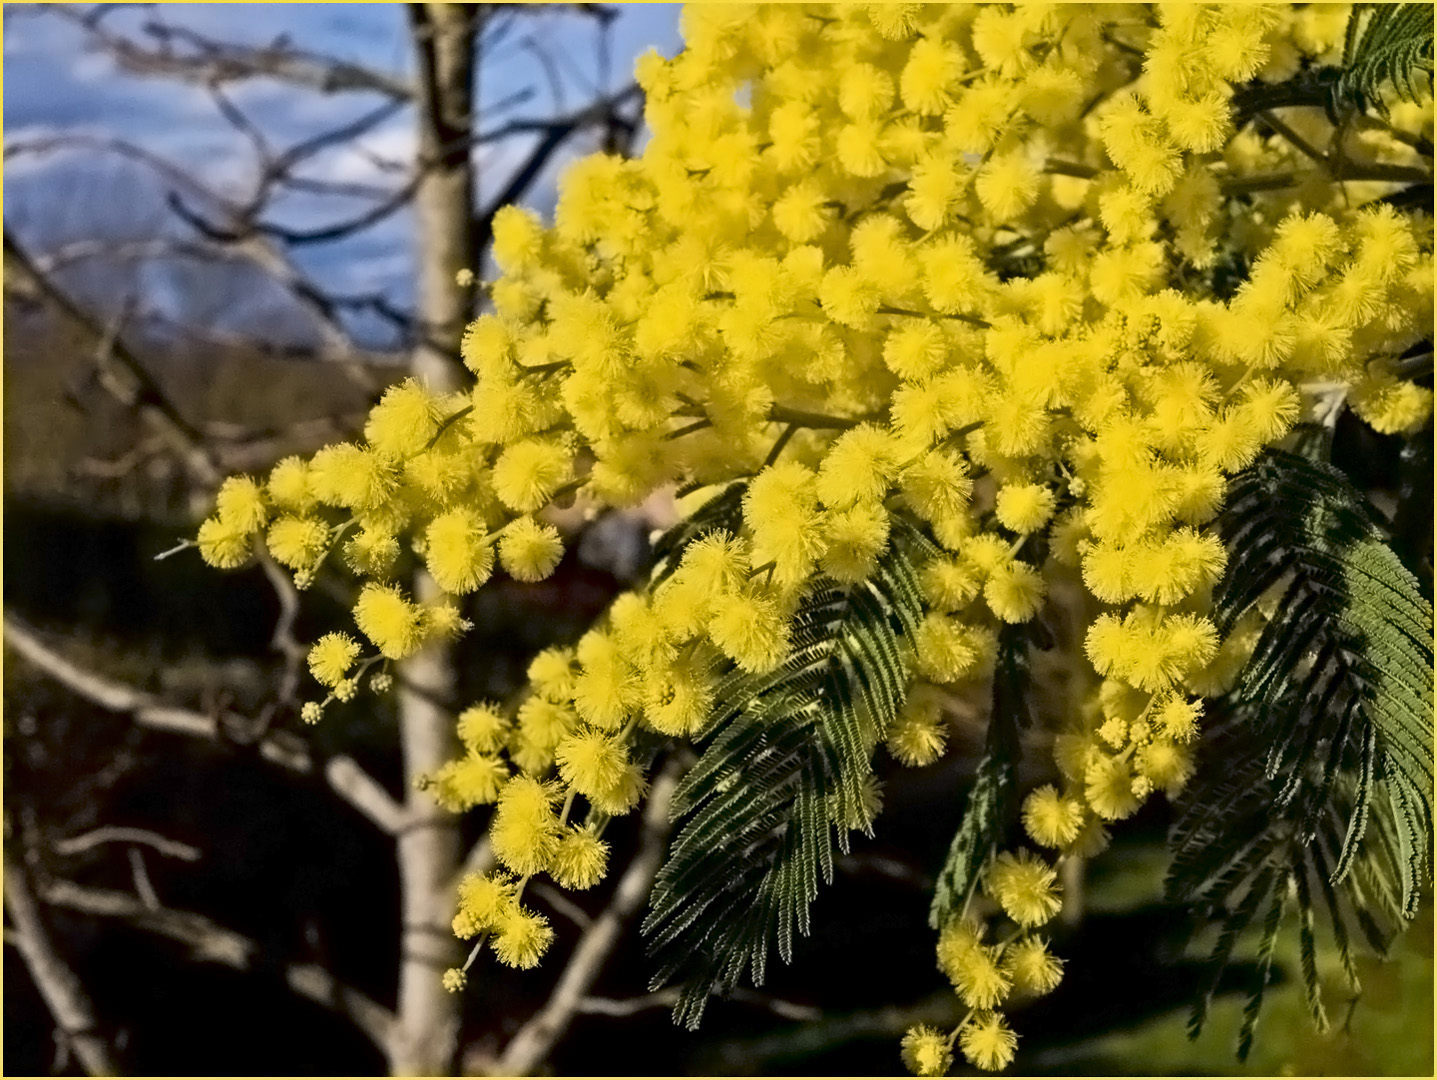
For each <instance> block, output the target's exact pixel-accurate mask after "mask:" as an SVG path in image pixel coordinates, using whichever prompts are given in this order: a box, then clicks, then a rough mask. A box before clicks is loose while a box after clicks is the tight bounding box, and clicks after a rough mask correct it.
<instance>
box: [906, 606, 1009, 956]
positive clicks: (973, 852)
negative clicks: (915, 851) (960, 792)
mask: <svg viewBox="0 0 1437 1080" xmlns="http://www.w3.org/2000/svg"><path fill="white" fill-rule="evenodd" d="M1025 631H1026V626H1025V625H1024V624H1021V623H1020V624H1017V625H1010V626H1005V627H1004V628H1003V629H1002V631H1001V632H1000V633H999V636H998V657H997V663H996V665H995V667H994V670H993V711H992V712H991V714H990V715H989V717H988V734H987V736H986V737H985V739H984V745H983V759H982V760H981V761H980V762H979V763H978V770H977V774H976V775H975V777H974V780H973V787H972V790H971V791H970V792H969V794H968V802H967V804H966V805H965V806H964V808H963V817H962V818H961V819H960V821H959V824H958V831H957V832H956V833H955V834H954V836H953V842H952V843H951V844H950V845H949V847H948V857H947V858H946V859H945V860H944V862H943V869H942V870H941V871H940V872H939V874H938V880H937V885H936V887H935V889H934V892H933V903H932V906H931V907H930V908H929V910H928V924H929V925H930V926H931V927H933V929H935V930H939V929H941V928H942V927H943V926H944V924H946V923H947V922H948V920H949V919H951V918H952V917H953V916H954V915H957V914H959V913H960V912H962V911H963V909H964V907H966V906H967V904H968V900H969V898H970V897H971V896H972V895H973V890H974V889H975V888H976V887H977V884H978V879H979V876H980V875H981V874H982V872H983V867H984V866H985V865H986V864H987V862H988V860H989V859H991V858H992V857H993V856H994V855H995V854H997V852H998V849H999V848H1000V847H1001V846H1002V843H1003V837H1004V834H1005V833H1006V832H1007V830H1008V827H1009V825H1011V824H1012V819H1013V816H1014V814H1015V812H1016V810H1017V798H1016V795H1017V771H1018V755H1019V744H1018V729H1019V727H1020V726H1026V723H1027V717H1028V706H1027V700H1028V699H1027V695H1026V684H1027V674H1028V661H1027V645H1028V639H1027V636H1026V633H1025Z"/></svg>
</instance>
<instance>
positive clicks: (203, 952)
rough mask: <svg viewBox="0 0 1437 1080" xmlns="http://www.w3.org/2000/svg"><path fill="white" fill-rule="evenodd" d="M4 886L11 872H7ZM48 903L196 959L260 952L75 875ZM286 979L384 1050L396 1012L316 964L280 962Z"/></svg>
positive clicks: (194, 917) (209, 924) (241, 958)
mask: <svg viewBox="0 0 1437 1080" xmlns="http://www.w3.org/2000/svg"><path fill="white" fill-rule="evenodd" d="M6 885H7V891H8V885H9V874H8V871H7V874H6ZM41 898H42V899H43V900H44V901H45V902H46V903H48V904H52V905H54V906H56V907H63V908H66V909H68V910H71V911H78V912H81V913H83V914H86V915H94V916H97V917H100V918H109V919H119V920H122V921H124V922H127V923H131V924H132V925H134V926H138V927H140V928H141V929H143V930H148V931H150V932H152V933H156V934H159V935H161V936H162V937H167V938H169V939H171V940H172V941H178V942H180V943H181V944H183V945H185V946H187V947H188V948H189V949H190V950H191V952H192V953H193V954H194V956H195V957H196V958H197V959H200V960H207V961H212V962H214V963H217V964H223V965H225V966H226V967H231V968H234V969H236V970H237V971H250V970H253V968H254V967H255V964H256V961H257V960H258V959H259V957H260V955H261V949H260V946H259V944H258V943H257V942H255V941H253V940H251V939H250V938H247V937H245V936H244V935H243V934H240V933H237V932H236V931H234V930H230V929H229V928H227V927H224V926H220V925H219V924H218V923H216V922H214V921H212V920H210V919H207V918H205V917H204V916H203V915H199V914H197V913H195V912H191V911H179V910H176V909H174V908H158V909H155V908H152V907H150V906H148V905H146V904H145V903H144V902H143V901H142V900H140V899H139V898H138V897H134V896H131V895H130V894H128V893H123V892H117V891H115V890H113V889H96V888H90V887H88V886H84V885H79V884H76V883H75V882H73V881H54V882H52V883H50V884H49V885H48V886H46V887H45V888H44V889H43V890H42V892H41ZM283 971H284V979H285V982H286V983H287V984H288V985H289V987H290V989H291V990H293V991H294V992H295V993H296V994H299V995H300V996H301V997H304V998H308V999H309V1000H310V1001H313V1002H316V1003H317V1004H320V1005H323V1006H324V1007H325V1008H328V1009H333V1010H334V1011H335V1012H337V1013H339V1014H341V1015H342V1016H345V1017H347V1018H348V1019H350V1020H351V1021H353V1022H354V1024H355V1026H356V1027H358V1028H359V1030H360V1031H362V1032H364V1034H365V1035H366V1036H368V1037H369V1040H370V1041H371V1042H372V1043H373V1044H374V1045H375V1046H376V1047H378V1048H379V1049H380V1050H382V1051H386V1052H387V1051H388V1049H389V1040H390V1037H391V1033H392V1029H393V1026H394V1015H393V1014H392V1013H391V1012H390V1011H389V1010H388V1009H386V1008H385V1007H384V1006H382V1005H380V1004H379V1003H378V1002H376V1001H375V1000H374V999H373V998H371V997H369V996H368V995H366V994H364V993H362V992H361V991H359V990H356V989H354V988H353V987H351V986H346V985H345V984H344V983H341V982H339V981H338V980H337V979H336V978H335V977H334V976H333V975H331V974H330V973H329V972H328V971H326V970H325V969H324V968H322V967H320V966H319V965H317V964H284V965H283Z"/></svg>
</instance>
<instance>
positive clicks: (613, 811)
mask: <svg viewBox="0 0 1437 1080" xmlns="http://www.w3.org/2000/svg"><path fill="white" fill-rule="evenodd" d="M644 787H645V784H644V773H643V770H642V769H640V768H639V767H638V766H637V765H632V764H631V765H628V766H626V767H625V768H624V771H623V774H622V775H621V776H620V777H619V779H618V780H617V781H615V783H614V785H613V786H612V787H609V788H605V789H603V790H602V791H596V792H594V794H593V795H592V796H591V797H590V799H589V801H590V802H592V803H593V804H594V808H595V809H597V810H599V811H600V812H602V813H605V814H608V815H609V816H611V817H619V816H620V815H622V814H627V813H628V812H629V811H630V810H632V809H633V808H634V807H636V806H638V805H639V800H640V799H642V798H643V797H644Z"/></svg>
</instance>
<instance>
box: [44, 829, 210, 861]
mask: <svg viewBox="0 0 1437 1080" xmlns="http://www.w3.org/2000/svg"><path fill="white" fill-rule="evenodd" d="M102 844H143V845H144V846H146V847H150V848H154V849H155V850H156V851H158V852H159V853H160V854H161V855H165V856H167V857H169V858H171V859H182V860H183V861H185V862H198V861H199V857H200V849H199V848H197V847H191V846H190V845H189V844H183V843H181V842H180V841H178V840H171V839H170V838H169V837H168V836H161V835H160V834H159V833H157V832H152V831H151V830H149V829H136V828H132V827H130V826H128V825H101V826H100V827H99V828H98V829H91V830H90V831H89V832H83V833H81V834H80V835H79V836H68V837H66V838H65V839H63V840H56V841H55V843H54V844H52V845H51V847H52V848H53V850H54V851H55V853H56V854H57V855H79V854H80V853H81V852H85V851H89V850H90V849H92V848H97V847H100V846H101V845H102Z"/></svg>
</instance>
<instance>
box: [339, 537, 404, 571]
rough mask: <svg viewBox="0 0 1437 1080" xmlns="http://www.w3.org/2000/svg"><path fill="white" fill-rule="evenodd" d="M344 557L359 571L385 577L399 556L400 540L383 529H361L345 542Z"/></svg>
mask: <svg viewBox="0 0 1437 1080" xmlns="http://www.w3.org/2000/svg"><path fill="white" fill-rule="evenodd" d="M344 558H345V561H346V562H348V563H349V565H350V566H352V567H353V568H354V569H355V571H357V572H358V573H361V574H369V575H371V576H374V577H383V576H386V575H387V574H388V573H389V571H390V569H391V568H392V567H393V566H394V560H395V559H397V558H399V541H398V540H396V539H395V538H394V536H393V534H391V533H388V532H385V531H384V530H382V529H369V528H364V529H360V530H359V532H357V533H355V534H354V535H353V536H351V537H350V538H349V539H348V540H346V541H345V542H344Z"/></svg>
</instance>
